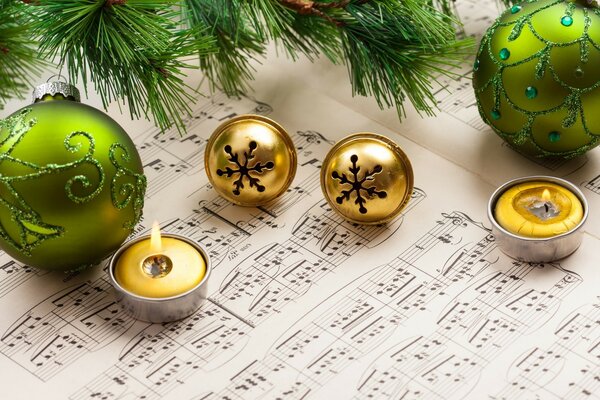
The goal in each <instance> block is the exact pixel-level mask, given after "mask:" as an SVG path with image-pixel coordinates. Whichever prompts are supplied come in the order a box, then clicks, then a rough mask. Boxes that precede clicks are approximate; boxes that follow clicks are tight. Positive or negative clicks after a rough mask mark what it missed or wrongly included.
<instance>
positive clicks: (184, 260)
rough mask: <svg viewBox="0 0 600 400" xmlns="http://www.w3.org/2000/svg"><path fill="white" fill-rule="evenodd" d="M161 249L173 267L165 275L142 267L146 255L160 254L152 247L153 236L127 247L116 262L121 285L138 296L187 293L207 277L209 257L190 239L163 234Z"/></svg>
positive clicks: (116, 274)
mask: <svg viewBox="0 0 600 400" xmlns="http://www.w3.org/2000/svg"><path fill="white" fill-rule="evenodd" d="M159 253H160V254H162V255H164V256H167V257H169V258H170V259H171V261H172V263H173V268H172V269H171V271H170V272H169V273H168V274H166V275H165V276H162V277H152V276H151V275H148V273H146V272H145V271H144V269H143V267H142V265H143V263H144V260H146V258H148V257H149V256H152V255H156V254H157V252H156V251H152V250H151V247H150V238H148V239H147V240H142V241H140V242H137V243H135V244H133V245H132V246H131V247H129V248H127V249H126V250H125V251H124V252H123V253H122V254H121V256H120V257H119V259H118V260H117V263H116V266H115V271H114V273H115V279H116V280H117V282H118V283H119V285H121V287H123V288H124V289H125V290H127V291H129V292H131V293H134V294H137V295H138V296H143V297H154V298H164V297H171V296H177V295H179V294H182V293H185V292H187V291H188V290H190V289H192V288H193V287H195V286H196V285H198V284H199V283H200V281H202V278H204V274H205V273H206V261H205V260H204V258H203V257H202V255H201V254H200V253H199V252H198V251H197V250H196V249H195V248H194V247H193V246H192V245H190V244H189V243H186V242H184V241H181V240H179V239H175V238H170V237H162V250H161V251H160V252H159Z"/></svg>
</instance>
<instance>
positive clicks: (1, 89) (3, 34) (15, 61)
mask: <svg viewBox="0 0 600 400" xmlns="http://www.w3.org/2000/svg"><path fill="white" fill-rule="evenodd" d="M25 8H26V7H25V6H24V4H23V3H22V2H20V1H11V0H2V1H0V109H1V108H2V107H3V104H4V103H5V102H6V101H7V100H8V99H10V98H11V97H17V98H23V91H25V90H31V89H32V84H33V81H34V79H35V78H36V77H38V76H39V75H40V73H41V71H42V67H43V66H44V65H45V63H44V62H43V61H42V60H40V59H39V58H38V56H37V50H36V46H35V43H32V41H31V39H30V36H31V25H30V24H29V22H28V20H27V18H26V15H25Z"/></svg>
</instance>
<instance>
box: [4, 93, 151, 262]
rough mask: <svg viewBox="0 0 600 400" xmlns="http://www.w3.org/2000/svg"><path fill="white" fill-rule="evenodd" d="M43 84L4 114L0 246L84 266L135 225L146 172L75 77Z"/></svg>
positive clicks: (22, 255) (31, 257)
mask: <svg viewBox="0 0 600 400" xmlns="http://www.w3.org/2000/svg"><path fill="white" fill-rule="evenodd" d="M42 86H43V88H42V87H40V88H42V89H40V88H38V89H40V90H41V95H40V96H39V97H38V100H40V101H38V102H36V103H34V104H32V105H30V106H27V107H26V108H23V109H21V110H19V111H17V112H16V113H14V114H12V115H11V116H9V117H8V118H6V119H4V120H0V247H1V248H2V250H4V251H6V252H7V253H8V254H9V255H11V256H12V257H13V258H15V259H16V260H18V261H20V262H22V263H24V264H26V265H30V266H33V267H37V268H42V269H48V270H73V269H79V268H83V267H85V266H88V265H93V264H96V263H98V262H99V261H100V260H102V259H103V258H104V257H106V256H107V255H109V254H110V253H111V252H112V251H114V250H115V249H116V248H117V247H118V246H119V245H120V244H121V243H122V242H123V241H124V240H125V239H126V238H127V236H128V235H129V234H130V233H131V232H132V230H133V227H134V225H135V224H136V223H137V222H138V221H139V219H140V217H141V214H142V208H143V204H144V194H145V190H146V178H145V176H144V175H143V169H142V163H141V161H140V157H139V155H138V153H137V151H136V148H135V146H134V144H133V142H132V141H131V139H130V138H129V136H127V134H126V133H125V131H124V130H123V128H121V127H120V126H119V125H118V124H117V123H116V122H115V121H114V120H112V119H111V118H110V117H109V116H107V115H106V114H105V113H103V112H101V111H99V110H97V109H95V108H92V107H89V106H87V105H85V104H82V103H79V102H78V101H76V99H75V97H78V92H77V96H72V94H73V93H75V92H74V91H76V89H73V87H71V86H70V85H66V84H64V83H51V84H46V85H42ZM61 88H62V89H65V90H62V91H61ZM38 89H36V91H37V92H39V91H40V90H38ZM37 92H36V93H37Z"/></svg>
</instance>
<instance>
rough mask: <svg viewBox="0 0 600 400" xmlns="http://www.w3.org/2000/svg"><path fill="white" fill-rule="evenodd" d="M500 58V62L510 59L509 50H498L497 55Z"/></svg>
mask: <svg viewBox="0 0 600 400" xmlns="http://www.w3.org/2000/svg"><path fill="white" fill-rule="evenodd" d="M498 55H499V56H500V59H501V60H504V61H506V60H508V58H509V57H510V50H508V49H507V48H506V47H505V48H503V49H502V50H500V53H499V54H498Z"/></svg>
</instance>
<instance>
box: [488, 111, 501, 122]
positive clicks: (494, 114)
mask: <svg viewBox="0 0 600 400" xmlns="http://www.w3.org/2000/svg"><path fill="white" fill-rule="evenodd" d="M490 115H491V116H492V118H493V119H495V120H499V119H500V116H501V115H500V111H498V110H492V111H491V112H490Z"/></svg>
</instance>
